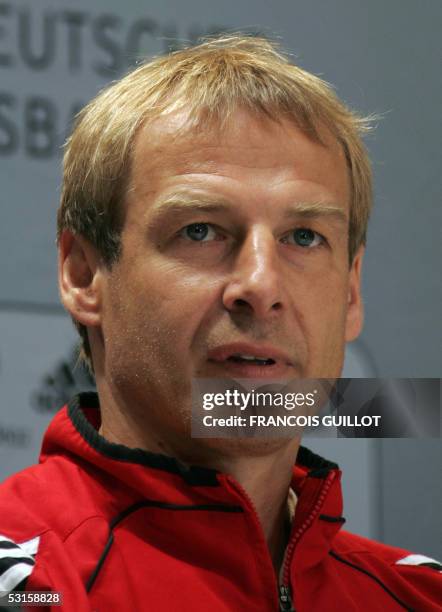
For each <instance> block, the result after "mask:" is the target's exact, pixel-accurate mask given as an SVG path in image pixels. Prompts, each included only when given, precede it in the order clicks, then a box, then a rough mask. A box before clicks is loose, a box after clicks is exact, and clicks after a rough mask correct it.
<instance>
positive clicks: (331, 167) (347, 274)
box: [101, 112, 362, 428]
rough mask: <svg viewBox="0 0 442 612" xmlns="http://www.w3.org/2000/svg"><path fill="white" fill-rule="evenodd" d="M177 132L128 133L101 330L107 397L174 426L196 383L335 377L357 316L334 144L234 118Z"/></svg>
mask: <svg viewBox="0 0 442 612" xmlns="http://www.w3.org/2000/svg"><path fill="white" fill-rule="evenodd" d="M184 121H185V118H184V117H180V116H175V118H170V119H167V120H166V119H163V120H161V121H157V122H156V123H155V124H154V125H153V126H152V125H150V126H148V127H146V128H145V129H143V130H142V131H141V132H140V133H139V135H138V136H137V139H136V142H135V149H134V156H133V166H132V173H131V180H130V185H129V191H128V197H127V200H126V203H125V206H126V220H125V225H124V228H123V232H122V255H121V258H120V260H119V261H118V262H117V263H116V264H115V265H114V266H113V268H112V270H111V271H110V272H107V273H106V275H105V283H104V289H103V296H102V304H103V307H102V320H101V328H102V335H103V336H102V337H103V342H104V355H105V366H104V368H105V377H106V379H107V380H108V381H110V384H111V386H112V387H113V390H114V391H116V392H117V393H118V395H119V397H120V398H124V402H125V404H126V405H129V404H130V405H132V406H134V405H136V406H137V410H140V411H144V412H145V414H146V415H147V414H148V415H149V418H150V419H151V420H152V421H153V422H158V423H161V422H164V423H168V426H169V427H170V426H174V427H177V428H179V427H181V426H182V421H184V420H186V419H188V408H189V405H190V404H189V402H190V383H191V380H192V378H193V377H200V378H203V377H220V376H223V377H225V376H233V377H237V378H244V377H253V378H273V379H287V378H294V377H304V378H313V377H315V378H319V377H324V378H328V377H335V376H339V375H340V372H341V368H342V362H343V355H344V344H345V341H346V340H352V339H354V338H355V337H356V336H357V335H358V333H359V331H360V325H361V318H362V315H361V303H360V295H359V273H360V259H361V254H359V255H358V256H357V257H356V259H355V261H354V262H353V265H352V266H351V267H349V264H348V219H349V179H348V170H347V166H346V162H345V158H344V154H343V151H342V150H341V148H340V147H339V146H338V144H337V143H335V142H333V139H332V138H331V137H330V138H329V143H328V146H327V147H325V146H323V145H321V144H318V143H315V142H313V141H311V140H310V139H309V138H308V137H307V136H305V135H304V134H303V133H302V132H301V131H300V130H299V129H297V128H296V127H295V126H294V125H292V124H291V123H289V122H282V123H281V124H276V123H274V122H271V121H269V120H266V119H258V118H253V117H251V116H249V115H247V114H246V113H242V112H238V114H237V116H236V117H235V120H234V121H232V122H231V124H230V127H229V128H228V129H226V130H224V131H223V132H221V131H219V132H215V131H207V132H206V133H204V132H202V133H198V134H196V135H195V133H193V134H192V133H191V132H190V133H186V134H184V132H181V134H180V136H177V135H176V133H177V132H176V128H177V127H180V126H181V125H182V122H184ZM254 358H256V359H254ZM178 414H180V415H182V418H181V417H180V418H177V415H178ZM177 421H180V423H181V424H176V423H177Z"/></svg>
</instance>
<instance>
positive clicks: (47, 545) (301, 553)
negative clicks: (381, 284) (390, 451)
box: [0, 394, 442, 612]
mask: <svg viewBox="0 0 442 612" xmlns="http://www.w3.org/2000/svg"><path fill="white" fill-rule="evenodd" d="M99 419H100V415H99V407H98V403H97V398H96V395H95V394H84V395H82V396H80V398H76V399H75V400H73V401H72V402H71V403H70V404H69V405H68V406H66V407H65V408H64V409H63V410H61V411H60V412H59V413H58V414H57V415H56V416H55V418H54V420H53V421H52V423H51V424H50V426H49V429H48V431H47V433H46V435H45V438H44V441H43V448H42V452H41V457H40V464H39V465H37V466H33V467H30V468H28V469H26V470H24V471H23V472H21V473H19V474H17V475H16V476H13V477H11V478H9V479H8V480H7V481H6V482H5V483H4V484H3V485H2V486H1V487H0V591H12V590H13V589H16V590H18V591H20V590H24V589H26V590H27V591H35V590H47V591H48V590H53V591H60V592H62V595H63V607H62V609H63V610H65V611H68V612H70V611H72V612H82V611H86V610H88V611H92V610H94V611H100V612H109V611H111V612H112V611H114V610H115V611H118V612H125V611H130V612H134V611H145V610H146V611H153V612H157V611H158V612H160V611H161V612H179V611H189V612H203V611H204V612H206V611H208V610H211V611H212V610H213V611H215V612H221V611H229V612H232V611H233V612H242V611H244V612H246V611H247V612H252V611H256V612H267V611H268V612H276V611H277V610H279V609H283V610H285V609H290V602H288V601H287V596H288V595H290V596H291V598H292V600H293V607H294V608H295V609H296V611H297V612H304V611H308V612H315V611H318V612H333V611H337V612H338V611H339V612H343V611H351V610H355V611H356V610H357V611H365V610H367V611H370V612H372V611H377V610H382V611H383V612H384V611H387V612H388V611H391V612H393V611H395V612H396V611H399V610H416V611H418V612H424V611H428V612H430V611H433V610H434V611H435V610H442V606H441V605H440V602H441V597H442V596H441V582H442V581H441V573H440V569H441V568H440V566H439V567H438V566H437V564H436V562H433V561H432V560H431V559H428V558H426V557H421V556H418V555H410V553H409V552H408V551H405V550H402V549H399V548H392V547H390V546H385V545H384V544H380V543H378V542H374V541H371V540H367V539H365V538H362V537H359V536H355V535H352V534H349V533H346V532H345V531H342V530H341V527H342V524H343V522H344V519H343V518H342V516H341V513H342V498H341V488H340V471H339V470H338V468H337V466H336V465H335V464H333V463H330V462H328V461H325V460H324V459H321V458H320V457H318V456H316V455H314V454H313V453H311V452H310V451H308V450H307V449H304V448H301V449H300V451H299V454H298V462H297V465H296V466H295V468H294V471H293V481H292V487H293V488H294V490H295V491H296V493H297V496H298V502H297V506H296V513H295V518H294V521H293V525H292V530H291V535H290V540H289V543H288V546H287V549H286V555H285V562H284V568H283V572H282V573H283V578H282V583H283V584H282V585H278V583H277V578H276V577H275V572H274V569H273V566H272V561H271V558H270V555H269V552H268V549H267V545H266V542H265V539H264V535H263V531H262V529H261V526H260V524H259V521H258V518H257V515H256V512H255V510H254V508H253V506H252V504H251V502H250V500H249V499H248V497H247V495H246V493H245V492H244V490H243V489H242V488H241V487H240V486H239V485H238V483H236V482H235V481H234V480H233V479H232V478H231V477H229V476H227V475H225V474H221V473H219V472H217V471H215V470H211V469H206V468H198V467H191V468H188V467H186V466H185V465H183V464H181V463H180V462H179V461H177V460H175V459H172V458H169V457H165V456H161V455H154V454H152V453H148V452H145V451H142V450H139V449H128V448H126V447H124V446H121V445H116V444H111V443H109V442H107V441H105V440H104V439H103V438H102V437H101V436H99V435H98V433H97V427H98V423H99ZM280 607H281V608H280ZM40 609H41V608H40ZM51 609H52V608H51ZM53 609H54V610H60V608H59V607H58V608H57V607H54V608H53Z"/></svg>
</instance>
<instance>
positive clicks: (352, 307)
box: [345, 246, 364, 342]
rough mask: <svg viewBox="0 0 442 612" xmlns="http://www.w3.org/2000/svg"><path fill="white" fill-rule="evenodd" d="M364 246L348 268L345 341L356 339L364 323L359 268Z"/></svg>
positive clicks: (360, 267)
mask: <svg viewBox="0 0 442 612" xmlns="http://www.w3.org/2000/svg"><path fill="white" fill-rule="evenodd" d="M363 256H364V247H362V246H361V247H360V248H359V250H358V252H357V253H356V255H355V257H354V259H353V262H352V264H351V268H350V277H349V284H348V304H347V317H346V322H345V341H346V342H352V340H356V338H357V337H358V336H359V334H360V333H361V331H362V326H363V323H364V305H363V303H362V296H361V269H362V259H363Z"/></svg>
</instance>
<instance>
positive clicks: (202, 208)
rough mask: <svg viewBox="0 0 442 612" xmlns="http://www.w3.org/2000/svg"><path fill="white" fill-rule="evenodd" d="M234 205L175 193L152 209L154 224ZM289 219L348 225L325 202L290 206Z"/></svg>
mask: <svg viewBox="0 0 442 612" xmlns="http://www.w3.org/2000/svg"><path fill="white" fill-rule="evenodd" d="M234 207H235V206H234V204H233V203H232V202H231V201H229V200H226V199H225V198H222V197H219V196H217V195H214V194H210V195H209V194H205V193H203V192H201V193H198V192H195V193H192V192H187V191H186V192H175V193H172V194H168V195H167V196H165V197H161V198H159V199H158V200H156V202H155V203H154V205H153V208H152V209H151V214H152V222H153V223H155V222H156V221H157V220H159V219H161V218H162V217H163V216H166V215H167V216H169V215H175V214H176V215H179V214H186V213H187V212H190V211H195V212H206V213H217V212H224V213H225V212H228V211H229V210H230V211H231V210H232V209H234ZM284 217H285V218H287V219H296V218H297V219H299V218H302V219H318V218H320V217H325V218H329V219H333V220H335V221H337V222H339V223H344V224H346V223H347V222H348V216H347V214H346V212H345V211H344V210H343V208H342V207H341V206H339V205H337V204H332V203H330V204H328V203H323V202H296V203H293V204H291V205H289V207H288V209H286V210H285V212H284Z"/></svg>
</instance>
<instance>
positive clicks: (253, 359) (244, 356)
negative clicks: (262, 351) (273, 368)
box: [234, 354, 268, 361]
mask: <svg viewBox="0 0 442 612" xmlns="http://www.w3.org/2000/svg"><path fill="white" fill-rule="evenodd" d="M234 357H241V359H248V360H249V361H256V360H257V359H258V360H259V361H266V360H267V359H268V357H255V356H254V355H240V354H238V355H234Z"/></svg>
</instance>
